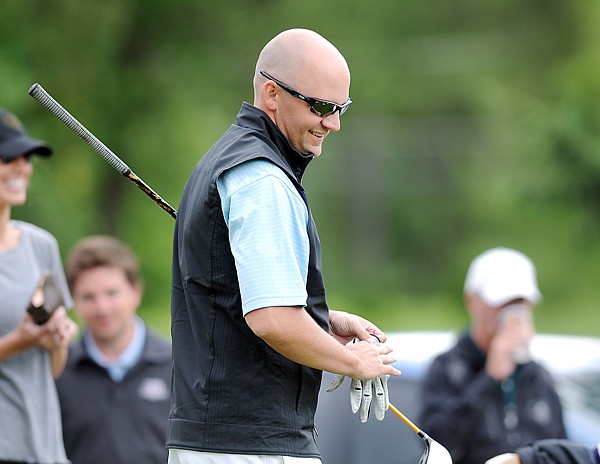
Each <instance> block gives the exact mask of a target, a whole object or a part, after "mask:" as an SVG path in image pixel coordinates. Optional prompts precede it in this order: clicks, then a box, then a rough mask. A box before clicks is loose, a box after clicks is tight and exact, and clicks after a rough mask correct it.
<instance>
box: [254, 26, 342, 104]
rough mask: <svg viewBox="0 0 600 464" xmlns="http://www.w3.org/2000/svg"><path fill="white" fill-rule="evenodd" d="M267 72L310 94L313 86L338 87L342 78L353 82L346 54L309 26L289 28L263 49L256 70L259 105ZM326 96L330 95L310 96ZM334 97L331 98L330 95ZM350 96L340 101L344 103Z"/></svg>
mask: <svg viewBox="0 0 600 464" xmlns="http://www.w3.org/2000/svg"><path fill="white" fill-rule="evenodd" d="M260 71H264V72H266V73H268V74H270V75H272V76H274V77H276V78H277V79H279V80H281V81H283V82H285V83H286V84H289V85H291V86H292V87H300V88H299V89H298V90H303V91H305V92H306V93H307V94H310V92H311V88H312V89H317V88H318V89H319V90H320V91H321V92H322V91H323V90H325V91H327V90H328V89H333V87H335V86H337V88H338V89H339V80H340V79H342V80H343V81H346V80H347V83H348V90H349V85H350V70H349V69H348V64H347V63H346V60H345V58H344V56H343V55H342V54H341V53H340V51H339V50H338V49H337V48H336V47H335V46H334V45H333V44H332V43H331V42H329V41H328V40H327V39H325V38H324V37H323V36H321V35H319V34H317V33H316V32H314V31H311V30H308V29H289V30H286V31H283V32H281V33H280V34H278V35H276V36H275V37H274V38H273V39H271V40H270V41H269V42H268V43H267V45H265V47H264V48H263V50H262V51H261V53H260V55H259V57H258V61H257V62H256V69H255V72H254V99H255V105H256V106H258V107H260V101H259V100H260V98H259V97H260V89H261V86H262V84H264V82H265V78H264V77H263V76H261V75H260ZM311 96H315V97H322V98H327V97H328V96H327V95H315V94H313V95H311ZM330 98H331V97H330ZM347 98H348V95H346V98H344V99H342V100H340V101H339V102H340V103H343V102H344V101H346V99H347Z"/></svg>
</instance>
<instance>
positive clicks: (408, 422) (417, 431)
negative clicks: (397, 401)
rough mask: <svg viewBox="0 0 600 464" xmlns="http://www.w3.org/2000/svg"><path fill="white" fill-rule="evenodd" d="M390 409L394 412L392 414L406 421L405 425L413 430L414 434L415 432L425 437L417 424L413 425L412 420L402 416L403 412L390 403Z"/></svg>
mask: <svg viewBox="0 0 600 464" xmlns="http://www.w3.org/2000/svg"><path fill="white" fill-rule="evenodd" d="M390 409H391V410H392V412H393V413H394V414H396V415H397V416H398V417H399V418H400V419H402V420H403V421H404V423H405V424H406V425H408V426H409V427H410V428H411V429H412V430H413V432H415V433H416V434H417V435H419V436H421V435H423V432H422V431H421V430H420V429H419V427H417V426H416V425H415V424H413V423H412V422H411V420H410V419H409V418H408V417H406V416H405V415H404V414H402V412H401V411H400V410H398V409H397V408H396V406H394V405H393V404H392V403H390Z"/></svg>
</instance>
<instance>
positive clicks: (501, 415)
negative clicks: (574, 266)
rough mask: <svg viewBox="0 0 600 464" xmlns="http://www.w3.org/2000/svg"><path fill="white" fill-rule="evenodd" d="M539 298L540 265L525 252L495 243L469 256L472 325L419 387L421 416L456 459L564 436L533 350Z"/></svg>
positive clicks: (460, 462) (477, 463)
mask: <svg viewBox="0 0 600 464" xmlns="http://www.w3.org/2000/svg"><path fill="white" fill-rule="evenodd" d="M540 299H541V293H540V291H539V289H538V284H537V277H536V269H535V266H534V264H533V262H532V261H531V260H530V259H529V258H528V257H527V256H525V255H524V254H523V253H521V252H519V251H516V250H512V249H509V248H494V249H490V250H488V251H486V252H484V253H483V254H481V255H479V256H478V257H476V258H475V259H474V260H473V262H472V263H471V265H470V267H469V270H468V272H467V276H466V280H465V286H464V301H465V305H466V309H467V311H468V313H469V316H470V318H471V323H470V327H469V329H468V330H467V331H466V332H465V333H464V334H463V335H462V336H461V337H460V338H459V340H458V342H457V344H456V345H455V346H454V347H453V348H451V349H450V350H449V351H447V352H446V353H443V354H441V355H439V356H438V357H437V358H436V359H435V360H434V361H433V363H432V365H431V366H430V368H429V371H428V373H427V375H426V378H425V381H424V384H423V389H422V392H421V402H422V404H421V406H422V407H421V417H420V420H419V423H420V425H421V426H422V427H423V429H424V430H427V431H428V433H429V434H430V435H431V436H433V437H435V438H436V440H438V441H439V442H440V443H441V444H442V445H444V446H445V447H446V448H448V450H449V451H450V453H451V455H452V459H453V461H454V463H455V464H481V463H482V462H484V461H485V460H486V459H489V458H491V457H493V456H496V455H498V454H501V453H505V452H509V451H511V450H514V449H515V448H516V447H518V446H522V445H525V444H528V443H530V442H532V441H534V440H537V439H542V438H564V437H565V428H564V424H563V415H562V408H561V405H560V402H559V399H558V396H557V393H556V391H555V389H554V383H553V380H552V379H551V377H550V374H549V373H548V372H547V371H546V370H545V369H544V368H543V367H542V366H540V365H539V364H538V363H536V362H535V361H533V360H531V359H530V357H529V350H528V347H529V343H530V340H531V338H532V336H533V333H534V327H533V309H534V306H535V305H536V304H537V303H538V302H539V301H540Z"/></svg>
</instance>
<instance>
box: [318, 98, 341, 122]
mask: <svg viewBox="0 0 600 464" xmlns="http://www.w3.org/2000/svg"><path fill="white" fill-rule="evenodd" d="M312 108H313V109H314V110H315V112H316V113H317V114H318V115H319V116H322V117H324V118H325V117H327V116H329V115H331V114H333V113H335V112H336V111H337V110H338V109H339V108H340V107H339V106H337V105H336V104H334V103H328V102H322V101H318V100H317V101H316V102H315V104H314V105H313V106H312Z"/></svg>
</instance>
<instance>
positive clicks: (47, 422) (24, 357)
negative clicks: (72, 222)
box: [0, 221, 73, 464]
mask: <svg viewBox="0 0 600 464" xmlns="http://www.w3.org/2000/svg"><path fill="white" fill-rule="evenodd" d="M12 224H13V225H14V226H16V227H17V228H18V229H19V230H20V231H21V238H20V240H19V244H18V246H17V247H16V248H13V249H12V250H8V251H6V252H0V336H5V335H6V334H8V333H9V332H11V331H13V330H14V329H15V328H16V327H17V326H18V325H19V323H20V322H21V320H22V318H23V313H24V312H25V309H26V308H27V305H28V304H29V301H30V299H31V295H32V293H33V290H34V289H35V286H36V284H37V281H38V279H39V278H40V276H41V274H42V273H43V272H44V271H45V270H48V269H50V270H52V271H53V272H54V274H55V275H56V276H57V278H58V280H59V281H60V283H61V285H62V287H63V294H64V298H65V302H66V305H65V306H66V307H67V308H70V307H71V306H72V304H73V303H72V301H71V296H70V294H69V291H68V287H67V284H66V279H65V276H64V271H63V267H62V263H61V259H60V254H59V251H58V244H57V242H56V239H55V238H54V237H53V236H52V235H51V234H50V233H49V232H47V231H45V230H43V229H40V228H39V227H36V226H34V225H32V224H28V223H25V222H21V221H12ZM3 460H4V461H11V460H12V461H22V462H36V463H39V464H63V463H65V464H66V463H68V462H69V461H68V459H67V457H66V454H65V450H64V446H63V441H62V426H61V418H60V407H59V403H58V396H57V394H56V387H55V385H54V379H53V377H52V372H51V368H50V356H49V353H48V351H47V350H45V349H42V348H33V349H29V350H26V351H23V352H21V353H19V354H17V355H15V356H12V357H10V358H7V359H4V360H3V361H0V461H3Z"/></svg>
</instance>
